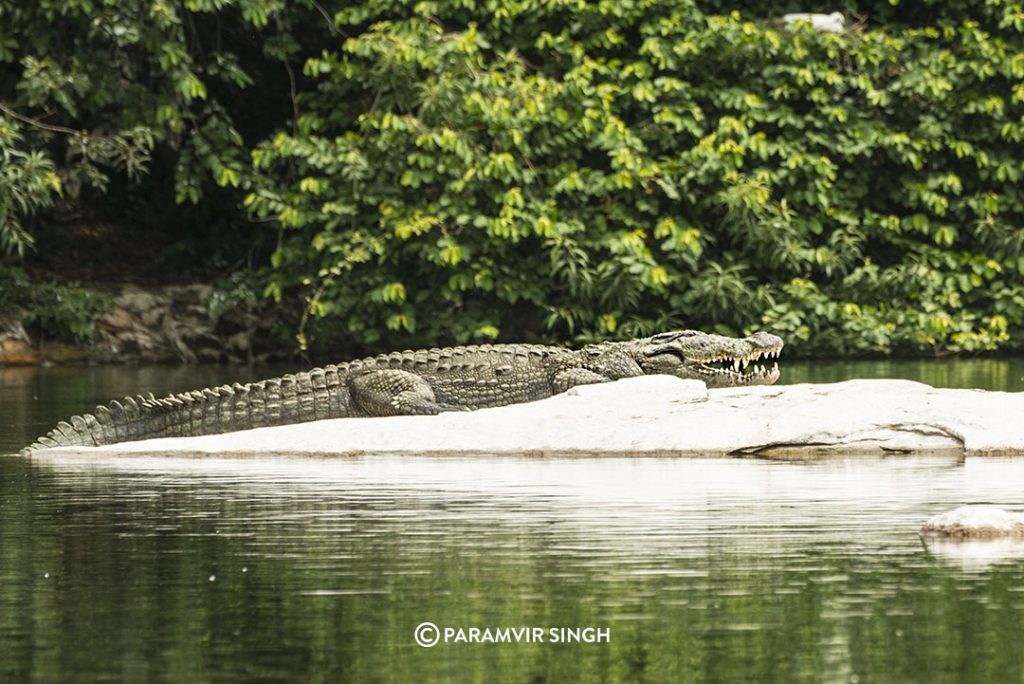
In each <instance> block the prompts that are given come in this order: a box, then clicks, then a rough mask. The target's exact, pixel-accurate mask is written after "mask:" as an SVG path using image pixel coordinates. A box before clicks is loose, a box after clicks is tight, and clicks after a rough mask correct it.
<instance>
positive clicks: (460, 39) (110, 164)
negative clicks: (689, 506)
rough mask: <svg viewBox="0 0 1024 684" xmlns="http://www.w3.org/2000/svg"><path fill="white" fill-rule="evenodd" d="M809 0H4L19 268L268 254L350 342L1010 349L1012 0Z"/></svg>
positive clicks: (308, 342)
mask: <svg viewBox="0 0 1024 684" xmlns="http://www.w3.org/2000/svg"><path fill="white" fill-rule="evenodd" d="M802 9H806V7H801V6H799V5H797V4H796V3H788V4H786V3H784V4H781V5H780V4H778V3H766V2H741V3H723V2H711V1H709V2H686V1H685V0H683V1H682V2H679V1H677V0H673V1H672V2H669V1H662V0H650V1H633V2H631V1H625V2H599V3H588V4H586V5H584V6H577V5H576V4H563V3H550V2H540V1H537V0H523V1H520V2H512V1H511V0H502V1H497V0H493V1H490V2H483V1H481V2H472V1H470V2H463V3H432V2H418V3H413V2H400V1H389V0H370V1H367V2H362V3H358V4H355V5H352V4H350V3H333V2H328V1H326V0H325V1H324V2H319V1H317V0H297V1H294V2H288V3H284V2H279V1H278V0H186V1H185V2H184V3H180V4H179V3H165V2H159V1H158V2H148V1H147V2H142V1H141V0H126V1H123V2H117V3H111V4H102V3H95V2H92V1H89V0H72V1H71V2H57V1H56V0H41V1H40V2H36V3H19V4H18V6H16V7H15V6H11V5H4V6H0V156H2V162H3V166H2V170H0V247H2V249H3V251H4V252H6V253H7V254H8V256H7V257H6V259H5V263H6V264H7V265H6V266H0V268H6V269H10V268H11V267H13V266H18V267H21V268H23V269H24V271H25V272H26V273H27V274H28V275H29V277H30V278H31V279H33V280H39V281H40V282H48V281H49V280H52V278H53V277H54V275H55V274H57V275H59V276H60V277H61V278H74V279H78V280H83V281H87V280H104V279H106V280H111V279H122V280H123V279H128V280H136V281H140V282H177V281H185V280H189V279H204V280H218V281H222V282H226V283H231V282H241V281H243V280H244V282H246V283H247V286H246V287H247V288H249V289H251V288H252V287H253V285H252V284H253V283H256V285H255V287H256V289H257V290H261V291H262V292H263V293H264V294H265V295H266V296H267V297H269V298H272V299H276V300H278V301H280V302H283V303H284V305H285V306H286V308H287V309H290V310H291V311H293V312H294V315H293V317H292V318H293V322H292V323H291V325H292V327H293V328H294V330H293V332H294V333H295V338H296V340H297V343H298V346H299V347H300V348H308V349H309V350H310V352H312V353H314V354H315V355H322V354H325V353H329V355H330V356H332V357H338V356H347V355H355V354H359V353H362V352H365V351H370V350H379V349H383V348H392V347H409V346H421V345H430V344H447V343H468V342H483V341H488V340H494V339H497V340H575V341H585V340H593V339H598V338H607V337H619V336H632V335H638V334H644V333H647V332H650V331H654V330H659V329H665V328H670V327H679V326H686V327H699V328H703V329H708V330H717V331H719V332H724V333H727V334H735V333H742V332H747V331H750V330H754V329H767V330H771V331H772V332H776V333H778V334H780V335H782V336H784V337H785V338H786V339H787V342H788V343H789V348H790V349H791V350H794V351H796V352H799V353H803V354H840V355H860V354H889V353H901V354H944V353H955V352H980V351H992V350H1019V349H1020V348H1021V346H1022V340H1024V278H1022V274H1024V251H1022V249H1024V230H1022V221H1021V218H1022V212H1024V203H1022V194H1021V190H1020V185H1021V183H1020V181H1021V177H1022V174H1024V154H1022V151H1024V145H1022V142H1024V116H1022V115H1024V106H1022V104H1024V36H1022V31H1024V10H1022V9H1021V7H1020V6H1019V5H1016V4H1014V3H1005V2H994V1H990V2H982V1H961V2H955V3H945V2H943V3H940V2H924V3H913V4H912V5H907V6H903V5H901V4H898V3H897V4H896V5H893V4H891V3H889V2H852V1H850V0H846V1H845V2H840V3H837V5H836V6H835V7H834V8H830V9H835V10H838V11H842V12H843V13H844V14H845V15H846V17H847V27H848V30H847V31H846V32H845V33H843V34H821V33H817V32H815V31H814V30H813V29H812V28H811V27H810V26H809V25H797V26H795V27H791V28H788V29H787V28H785V27H783V26H782V24H781V22H780V21H779V20H778V18H779V16H780V15H781V14H783V13H784V12H787V11H800V10H802ZM12 273H13V271H12ZM240 273H242V274H244V275H239V274H240ZM230 296H231V295H230V293H228V294H227V295H222V299H224V300H225V301H226V300H227V299H229V298H230ZM23 304H24V302H23ZM86 308H87V307H86Z"/></svg>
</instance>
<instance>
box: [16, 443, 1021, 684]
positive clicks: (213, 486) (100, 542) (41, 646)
mask: <svg viewBox="0 0 1024 684" xmlns="http://www.w3.org/2000/svg"><path fill="white" fill-rule="evenodd" d="M0 463H2V464H3V466H2V467H3V469H4V472H3V473H2V474H3V475H4V477H3V512H4V522H3V526H2V528H0V530H2V537H0V541H2V544H3V547H2V548H3V549H4V562H3V565H2V568H3V570H2V574H0V582H2V585H3V587H4V589H3V592H2V604H0V629H2V631H0V633H2V634H3V635H4V637H5V638H4V639H3V640H2V645H0V649H2V650H0V662H2V663H3V667H4V668H5V670H4V671H5V673H6V674H7V675H8V676H12V677H18V678H20V677H21V676H22V675H25V676H28V675H36V676H40V675H41V676H42V677H43V678H46V675H47V674H48V673H51V674H54V675H61V676H60V677H58V678H64V679H66V678H68V677H67V675H69V674H75V675H78V676H83V677H86V678H88V677H89V676H117V677H120V676H121V675H122V674H123V673H124V672H131V673H134V674H133V677H134V676H135V675H138V676H140V677H142V678H150V677H155V676H156V675H158V674H160V673H167V672H175V673H178V675H180V677H184V678H186V679H191V678H207V677H209V676H210V673H211V672H218V673H221V674H223V675H225V676H228V677H231V676H238V677H241V676H249V675H255V674H260V675H262V676H266V677H271V678H273V677H284V678H287V679H300V680H302V679H306V678H307V677H308V676H310V675H312V674H315V673H318V672H319V673H321V674H322V675H323V676H324V678H325V679H328V680H331V681H335V680H338V679H351V680H354V681H367V680H376V679H388V680H396V681H405V680H407V679H415V680H418V681H422V680H427V681H432V680H438V681H441V680H445V679H449V678H457V679H459V680H463V679H466V678H468V679H471V680H472V679H477V680H481V681H526V680H529V681H582V680H588V679H592V678H595V677H598V675H600V677H598V678H609V679H622V680H625V681H630V680H646V681H665V680H666V679H669V680H677V681H766V680H774V681H796V680H801V679H811V680H826V681H833V680H844V681H845V680H848V679H849V678H850V677H851V676H854V675H857V676H859V677H860V678H861V681H878V680H894V679H903V680H913V681H943V680H944V679H945V680H948V681H964V680H974V681H1000V680H1003V679H1002V677H1001V676H995V675H997V674H1000V673H1007V672H1009V673H1016V678H1018V679H1019V678H1020V676H1021V674H1022V673H1024V669H1022V667H1021V655H1020V651H1021V649H1020V648H1019V643H1020V637H1021V616H1022V615H1024V613H1022V610H1021V609H1022V607H1024V596H1022V594H1021V589H1022V587H1024V581H1022V580H1024V572H1022V570H1024V564H1022V563H1021V561H1020V560H1018V559H1017V558H1015V557H1013V555H1012V552H1011V555H1009V556H1007V555H1006V554H1005V553H997V554H995V557H994V558H984V557H981V556H984V552H982V553H981V555H980V556H979V554H978V553H972V554H969V555H968V556H967V557H966V558H964V557H960V556H958V555H957V553H955V552H948V551H944V550H942V549H938V550H935V549H930V548H928V547H926V546H925V545H923V544H922V542H921V540H920V538H919V537H918V535H917V533H916V530H917V529H918V528H919V527H920V525H921V524H922V522H923V520H924V519H925V518H927V517H928V516H929V515H931V514H933V513H935V512H936V511H941V510H946V509H948V508H950V507H953V506H955V505H960V504H962V503H966V502H971V503H996V504H999V505H1004V506H1008V507H1021V506H1022V504H1024V501H1022V499H1024V494H1022V492H1021V489H1020V486H1019V483H1020V482H1021V481H1024V461H1015V460H980V459H979V460H971V461H968V462H963V463H962V462H957V461H954V460H949V459H940V458H885V459H883V458H858V459H842V460H828V461H822V462H813V463H807V462H778V461H760V460H713V459H649V458H645V459H631V458H603V459H585V458H581V459H558V460H545V459H528V458H510V457H503V458H497V459H494V460H481V459H465V458H416V459H409V458H396V457H367V458H349V459H263V458H260V459H251V460H250V459H188V458H177V457H173V458H167V459H152V458H137V459H133V458H103V459H95V460H94V459H85V458H36V459H33V461H32V463H26V462H24V461H20V460H16V459H4V460H3V461H0ZM424 620H430V621H433V622H436V623H437V624H439V625H448V626H456V627H459V626H461V627H470V626H481V627H485V626H495V627H503V626H512V627H516V626H521V625H540V626H552V625H558V626H561V625H568V626H587V625H592V626H601V627H609V628H610V629H611V633H612V642H611V643H610V644H574V645H567V644H562V645H553V644H529V645H524V644H519V645H513V644H504V645H491V644H487V645H482V644H476V645H466V644H439V645H438V646H436V647H434V648H433V649H423V648H420V647H418V646H416V645H415V643H414V641H413V639H412V633H413V629H414V627H415V626H416V625H417V624H419V623H420V622H422V621H424ZM40 652H45V653H54V654H61V655H62V657H58V658H56V659H55V660H53V661H51V660H49V659H40V657H39V656H38V654H39V653H40ZM979 654H984V657H981V656H980V655H979ZM44 663H50V664H49V665H45V666H44ZM46 668H52V669H49V670H48V669H46ZM954 675H955V677H954ZM180 677H179V676H177V675H175V676H171V677H170V678H171V679H180Z"/></svg>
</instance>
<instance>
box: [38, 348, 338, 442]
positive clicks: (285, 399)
mask: <svg viewBox="0 0 1024 684" xmlns="http://www.w3.org/2000/svg"><path fill="white" fill-rule="evenodd" d="M348 415H350V413H349V401H348V389H347V387H346V385H345V383H344V372H343V369H339V368H338V367H337V366H326V367H324V368H314V369H313V370H311V371H309V372H308V373H296V374H295V375H283V376H281V377H279V378H271V379H269V380H260V381H259V382H252V383H246V384H244V385H242V384H238V383H235V384H233V385H221V386H220V387H213V388H206V389H202V390H194V391H191V392H182V393H180V394H172V395H169V396H166V397H163V398H157V397H155V396H153V395H152V394H147V395H138V396H136V397H125V398H124V399H122V400H120V401H112V402H110V403H109V404H106V405H101V406H97V407H96V410H95V411H94V412H93V413H89V414H84V415H81V416H73V417H72V418H70V419H69V420H67V421H61V422H60V423H58V424H57V427H55V428H54V429H52V430H50V431H49V432H48V433H46V435H44V436H42V437H40V438H39V439H38V440H36V441H35V442H34V443H33V444H31V445H29V446H27V447H25V448H24V449H22V451H21V454H22V455H23V456H25V455H29V454H31V452H33V451H37V450H39V449H50V448H53V447H62V446H100V445H103V444H116V443H118V442H130V441H135V440H140V439H152V438H155V437H195V436H198V435H216V434H221V433H224V432H234V431H235V430H248V429H251V428H258V427H268V426H271V425H287V424H290V423H303V422H306V421H311V420H320V419H323V418H344V417H346V416H348Z"/></svg>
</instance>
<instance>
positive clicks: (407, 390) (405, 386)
mask: <svg viewBox="0 0 1024 684" xmlns="http://www.w3.org/2000/svg"><path fill="white" fill-rule="evenodd" d="M348 386H349V392H351V394H352V401H353V403H355V405H356V406H357V407H359V409H360V411H361V413H363V415H367V416H397V415H407V416H408V415H421V416H423V415H426V416H430V415H435V414H437V413H441V412H443V411H468V410H469V409H468V407H465V406H457V405H455V404H442V403H439V402H438V401H437V398H436V397H435V396H434V390H433V389H431V387H430V384H429V383H427V381H426V380H424V379H423V378H421V377H420V376H418V375H416V374H415V373H410V372H409V371H404V370H398V369H382V370H375V371H370V372H369V373H363V374H361V375H357V376H355V377H353V378H352V379H350V380H349V382H348Z"/></svg>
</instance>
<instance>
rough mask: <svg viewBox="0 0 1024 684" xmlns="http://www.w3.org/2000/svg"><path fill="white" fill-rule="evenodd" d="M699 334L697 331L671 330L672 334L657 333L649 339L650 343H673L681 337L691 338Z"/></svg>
mask: <svg viewBox="0 0 1024 684" xmlns="http://www.w3.org/2000/svg"><path fill="white" fill-rule="evenodd" d="M700 334H701V332H700V331H699V330H673V331H672V332H663V333H658V334H657V335H654V336H653V337H651V341H652V342H661V343H665V342H674V341H675V340H678V339H679V338H681V337H693V336H695V335H700Z"/></svg>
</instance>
